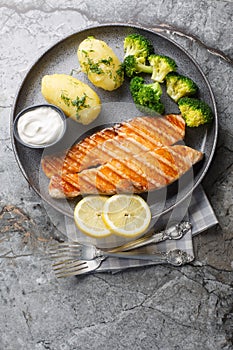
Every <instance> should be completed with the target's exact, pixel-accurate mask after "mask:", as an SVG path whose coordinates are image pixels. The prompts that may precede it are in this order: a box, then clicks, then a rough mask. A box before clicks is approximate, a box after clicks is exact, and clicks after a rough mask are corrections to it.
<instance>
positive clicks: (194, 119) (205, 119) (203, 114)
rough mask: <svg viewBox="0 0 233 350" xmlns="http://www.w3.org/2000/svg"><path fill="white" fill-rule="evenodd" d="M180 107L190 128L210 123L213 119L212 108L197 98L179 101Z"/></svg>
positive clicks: (186, 98) (185, 98) (183, 98)
mask: <svg viewBox="0 0 233 350" xmlns="http://www.w3.org/2000/svg"><path fill="white" fill-rule="evenodd" d="M178 106H179V109H180V112H181V115H182V117H183V118H184V120H185V122H186V125H188V126H191V127H195V126H199V125H202V124H205V123H210V122H211V121H212V119H213V113H212V110H211V108H210V106H209V105H208V104H207V103H206V102H204V101H201V100H199V99H197V98H192V97H182V98H180V99H179V101H178Z"/></svg>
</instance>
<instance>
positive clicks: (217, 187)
mask: <svg viewBox="0 0 233 350" xmlns="http://www.w3.org/2000/svg"><path fill="white" fill-rule="evenodd" d="M232 15H233V3H232V1H222V0H221V1H220V0H218V1H216V0H214V1H210V0H198V1H188V2H187V1H184V0H183V1H182V0H178V1H176V2H175V1H167V0H165V1H161V0H155V1H137V0H132V1H131V2H126V1H113V0H109V1H103V0H95V1H93V0H86V1H71V0H70V1H60V0H56V1H55V0H50V1H47V0H46V1H42V0H38V1H33V0H31V1H29V0H23V1H16V0H8V1H6V0H0V24H1V31H0V60H1V64H0V77H1V94H0V114H1V115H0V118H1V122H0V144H1V153H0V158H1V162H0V218H1V221H0V349H1V350H21V349H22V350H45V349H50V350H68V349H73V350H74V349H75V350H89V349H92V350H94V349H106V350H108V349H112V350H113V349H145V350H148V349H154V350H170V349H172V350H173V349H174V350H179V349H180V350H194V349H201V350H220V349H224V350H230V349H233V285H232V284H233V277H232V267H233V266H232V264H233V262H232V261H233V249H232V242H233V195H232V185H233V171H232V170H233V163H232V159H233V157H232V154H233V152H232V151H233V137H232V136H233V123H232V107H233V99H232V91H233V79H232V78H233V74H232V59H233V51H232V42H233V30H232ZM110 22H115V23H116V22H118V23H135V24H140V25H143V26H145V27H150V28H153V27H154V28H156V29H157V30H161V31H162V32H163V33H164V34H165V35H167V36H168V37H170V38H172V39H173V40H175V41H176V42H177V43H179V44H180V45H182V46H183V47H184V48H185V49H187V50H188V51H189V52H190V54H192V56H193V57H194V58H195V59H196V60H197V62H198V63H199V64H200V65H201V68H202V69H203V71H204V72H205V74H206V76H207V78H208V80H209V82H210V84H211V86H212V88H213V91H214V94H215V97H216V102H217V107H218V114H219V129H220V130H219V139H218V145H217V151H216V154H215V157H214V161H213V164H212V166H211V168H210V170H209V172H208V174H207V176H206V177H205V179H204V182H203V186H204V189H205V191H206V193H207V195H208V197H209V199H210V202H211V204H212V206H213V208H214V210H215V213H216V215H217V217H218V220H219V225H218V226H216V227H215V228H213V229H211V230H208V231H206V232H204V233H202V234H201V235H199V236H197V237H195V239H194V246H195V253H196V261H195V263H194V264H191V265H188V266H185V267H182V268H172V267H170V266H156V267H147V268H140V269H136V270H128V271H124V272H121V273H117V274H114V275H112V274H110V273H103V274H94V275H88V276H83V277H80V278H78V279H77V278H75V277H73V278H69V279H66V280H60V281H58V280H56V279H55V277H54V275H53V272H52V270H51V262H50V261H49V260H48V259H47V257H46V250H47V245H48V242H49V241H59V240H62V239H63V238H64V237H63V235H62V233H61V232H60V231H59V230H58V227H59V216H58V218H57V225H54V221H53V222H52V221H51V220H50V216H49V215H48V209H46V206H44V203H43V202H42V201H41V200H40V198H39V197H38V196H37V195H36V194H35V193H34V191H33V190H32V189H31V188H30V187H29V186H28V184H27V182H26V180H25V179H24V178H23V176H22V174H21V173H20V170H19V168H18V166H17V163H16V161H15V157H14V154H13V151H12V146H11V141H10V113H11V108H12V105H13V101H14V97H15V95H16V92H17V89H18V86H19V84H20V82H21V80H22V79H23V77H24V75H25V73H26V71H27V70H28V69H29V67H30V66H31V64H32V63H33V62H34V61H35V60H36V59H37V58H38V57H39V56H40V55H41V54H42V53H43V52H44V51H45V50H46V49H48V48H49V47H50V46H51V45H52V44H54V43H56V42H57V41H58V40H60V39H62V38H63V37H65V36H67V35H69V34H71V33H73V32H75V31H78V30H79V29H81V28H85V27H86V26H90V25H96V24H99V23H110ZM54 215H55V213H54Z"/></svg>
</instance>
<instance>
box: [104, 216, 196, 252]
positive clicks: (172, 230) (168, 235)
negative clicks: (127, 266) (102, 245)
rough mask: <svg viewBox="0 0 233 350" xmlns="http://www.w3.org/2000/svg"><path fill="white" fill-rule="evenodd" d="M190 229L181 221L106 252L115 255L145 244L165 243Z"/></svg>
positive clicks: (181, 235)
mask: <svg viewBox="0 0 233 350" xmlns="http://www.w3.org/2000/svg"><path fill="white" fill-rule="evenodd" d="M191 227H192V225H191V223H190V222H189V221H182V222H180V223H179V224H176V225H173V226H170V227H169V228H167V229H166V230H163V231H160V232H158V233H153V232H152V233H151V232H150V233H148V234H146V235H145V236H143V237H141V238H138V239H137V240H135V241H132V242H129V243H126V244H123V245H121V246H120V247H116V248H114V249H111V250H108V252H111V253H115V252H119V251H127V250H130V249H133V248H139V247H142V246H145V245H147V244H151V243H159V242H162V241H165V240H166V239H180V238H182V237H183V236H184V235H185V234H186V233H187V232H188V231H189V230H190V229H191Z"/></svg>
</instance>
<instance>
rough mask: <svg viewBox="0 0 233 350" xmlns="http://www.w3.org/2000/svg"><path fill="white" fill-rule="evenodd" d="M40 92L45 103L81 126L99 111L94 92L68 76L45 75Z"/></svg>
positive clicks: (87, 122) (92, 118)
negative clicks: (59, 110)
mask: <svg viewBox="0 0 233 350" xmlns="http://www.w3.org/2000/svg"><path fill="white" fill-rule="evenodd" d="M41 92H42V95H43V96H44V98H45V99H46V101H47V102H49V103H52V104H54V105H55V106H57V107H60V108H61V109H62V110H63V112H64V113H65V114H66V115H67V116H68V117H70V118H72V119H74V120H75V121H77V122H79V123H82V124H90V123H91V122H92V121H93V120H95V119H96V118H97V116H98V115H99V113H100V111H101V103H100V99H99V96H98V95H97V94H96V92H95V91H94V90H92V89H91V88H90V86H88V85H87V84H85V83H83V82H82V81H80V80H78V79H76V78H74V77H72V76H70V75H66V74H53V75H45V76H44V77H43V78H42V82H41Z"/></svg>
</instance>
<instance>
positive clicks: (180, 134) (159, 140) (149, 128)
mask: <svg viewBox="0 0 233 350" xmlns="http://www.w3.org/2000/svg"><path fill="white" fill-rule="evenodd" d="M184 134H185V122H184V120H183V118H182V117H181V115H176V114H170V115H167V116H165V117H161V118H153V117H136V118H134V119H131V120H129V121H126V122H122V123H120V124H116V125H115V126H113V127H111V128H106V129H103V130H101V131H99V132H96V133H94V134H93V135H91V136H89V137H86V138H85V139H84V140H82V141H81V142H79V143H77V144H76V145H74V146H73V147H71V148H70V150H68V151H67V153H66V154H65V152H64V153H63V154H61V155H58V156H57V157H56V156H45V157H44V158H43V159H42V161H41V166H42V169H43V171H44V173H45V174H46V176H48V177H52V176H53V175H56V174H61V173H76V172H80V171H81V170H83V169H87V168H89V167H93V166H97V165H99V164H104V163H106V162H108V161H109V160H110V159H112V158H119V159H120V158H125V157H126V156H127V155H129V154H131V156H137V155H138V154H140V153H142V152H144V151H147V150H151V149H154V148H157V147H161V146H164V145H165V146H168V145H171V144H173V143H175V142H177V141H179V140H181V139H183V138H184ZM111 152H112V153H111Z"/></svg>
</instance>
